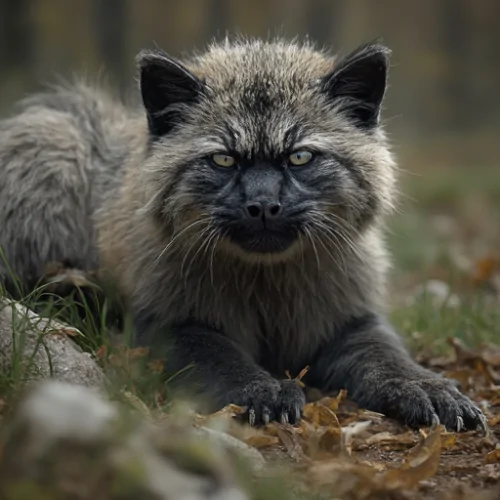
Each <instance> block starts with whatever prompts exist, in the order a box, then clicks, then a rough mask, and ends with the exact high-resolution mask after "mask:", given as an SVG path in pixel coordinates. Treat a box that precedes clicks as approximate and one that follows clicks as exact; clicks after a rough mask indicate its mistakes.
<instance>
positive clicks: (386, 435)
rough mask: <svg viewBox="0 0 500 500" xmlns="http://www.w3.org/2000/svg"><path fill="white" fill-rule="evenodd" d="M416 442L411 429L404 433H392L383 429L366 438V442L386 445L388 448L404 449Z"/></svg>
mask: <svg viewBox="0 0 500 500" xmlns="http://www.w3.org/2000/svg"><path fill="white" fill-rule="evenodd" d="M415 442H416V438H415V433H413V432H412V431H408V432H405V433H404V434H392V433H390V432H387V431H384V432H379V433H377V434H374V435H373V436H370V437H369V438H368V439H367V440H366V444H368V445H374V444H377V445H379V446H383V447H387V448H390V449H393V450H395V449H402V448H403V449H406V448H408V447H410V446H414V445H415Z"/></svg>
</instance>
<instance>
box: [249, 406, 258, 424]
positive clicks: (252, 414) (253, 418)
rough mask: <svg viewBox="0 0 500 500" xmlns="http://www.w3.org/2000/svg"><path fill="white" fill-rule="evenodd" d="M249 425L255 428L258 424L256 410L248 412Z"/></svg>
mask: <svg viewBox="0 0 500 500" xmlns="http://www.w3.org/2000/svg"><path fill="white" fill-rule="evenodd" d="M248 423H249V424H250V425H251V426H252V427H254V426H255V423H256V415H255V408H253V407H251V408H250V409H249V410H248Z"/></svg>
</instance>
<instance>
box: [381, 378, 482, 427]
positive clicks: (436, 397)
mask: <svg viewBox="0 0 500 500" xmlns="http://www.w3.org/2000/svg"><path fill="white" fill-rule="evenodd" d="M376 399H377V400H378V401H377V404H376V406H378V407H379V408H378V411H380V412H382V413H384V414H386V415H387V416H391V417H395V418H397V419H399V420H402V421H403V422H405V423H406V424H407V425H408V426H410V427H413V428H416V427H421V426H430V425H433V424H438V423H441V424H443V425H444V426H445V427H446V428H447V429H448V430H449V431H457V432H460V431H463V430H475V429H478V428H479V429H481V430H482V431H483V432H486V431H487V429H488V424H487V420H486V417H485V416H484V414H483V412H482V411H481V410H480V409H479V408H478V407H477V406H476V405H475V403H473V402H472V401H471V400H470V399H469V398H468V397H467V396H465V395H464V394H462V393H461V392H460V391H459V390H458V389H457V387H456V386H455V384H454V383H453V382H452V381H451V380H448V379H446V378H442V377H439V376H437V375H434V374H430V375H429V374H428V373H424V374H421V373H419V374H418V375H416V376H415V377H412V378H397V379H391V380H389V381H387V382H386V383H383V384H381V385H380V386H379V387H378V388H377V390H376Z"/></svg>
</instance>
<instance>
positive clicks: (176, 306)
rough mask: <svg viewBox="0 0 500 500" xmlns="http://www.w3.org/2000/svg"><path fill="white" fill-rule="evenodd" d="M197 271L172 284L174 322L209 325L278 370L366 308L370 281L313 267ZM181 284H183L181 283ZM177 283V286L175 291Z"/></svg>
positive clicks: (293, 366) (311, 350)
mask: <svg viewBox="0 0 500 500" xmlns="http://www.w3.org/2000/svg"><path fill="white" fill-rule="evenodd" d="M227 264H228V265H221V266H215V267H211V268H210V266H207V267H205V268H203V267H200V268H199V269H196V268H194V269H193V270H192V271H191V272H190V274H189V276H187V277H186V276H184V277H181V276H177V277H176V279H175V280H172V281H170V283H171V284H172V289H170V290H169V291H168V292H169V293H167V294H166V295H163V297H164V298H165V299H167V298H168V297H170V299H171V300H167V301H168V302H170V304H171V305H170V307H168V308H165V309H164V310H169V311H170V313H169V316H170V318H169V322H171V323H174V322H175V323H178V322H179V321H181V322H182V320H183V319H185V320H188V319H191V320H195V321H196V322H197V323H202V324H206V325H207V326H210V327H212V328H214V329H216V330H218V331H220V332H221V333H222V334H224V335H226V336H227V337H229V338H230V339H232V340H234V341H235V342H236V343H238V344H239V345H241V346H242V348H244V350H245V351H246V352H248V353H250V354H251V355H252V356H253V357H254V358H255V359H256V360H262V361H263V362H265V364H273V363H274V365H275V366H267V367H266V368H268V369H269V370H270V371H278V372H282V371H283V370H284V369H290V370H292V369H296V368H298V369H300V368H299V366H300V364H301V363H302V362H303V361H304V360H307V358H308V357H309V356H312V354H313V353H314V352H315V351H316V349H317V348H318V346H319V345H320V344H321V343H322V341H324V340H325V339H328V338H331V337H332V336H333V335H335V332H336V331H337V330H338V329H339V328H341V326H342V324H344V323H345V322H346V321H347V320H348V319H349V318H350V317H352V316H355V315H356V314H358V313H362V312H363V311H364V309H365V307H366V298H365V297H364V294H363V281H364V280H363V279H361V281H360V280H359V279H354V277H352V276H350V275H349V274H346V273H343V272H342V271H341V270H340V269H339V270H337V269H334V270H333V271H332V270H330V271H328V269H326V268H325V267H326V266H325V267H323V268H322V267H321V266H318V264H317V263H316V262H315V263H314V265H312V264H309V265H306V264H301V265H299V264H296V265H292V264H287V265H270V266H265V265H262V266H259V267H251V266H245V265H241V266H231V265H230V263H227ZM173 283H175V285H173ZM173 288H175V289H173Z"/></svg>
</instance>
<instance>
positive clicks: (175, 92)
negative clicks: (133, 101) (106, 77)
mask: <svg viewBox="0 0 500 500" xmlns="http://www.w3.org/2000/svg"><path fill="white" fill-rule="evenodd" d="M137 59H138V63H139V71H140V89H141V96H142V102H143V103H144V107H145V108H146V112H147V116H148V124H149V129H150V132H151V134H152V135H154V136H157V137H159V136H162V135H165V134H168V132H170V131H171V130H172V128H173V127H174V126H175V125H176V124H178V123H179V122H180V121H181V119H182V112H183V110H184V109H185V106H186V105H190V104H193V103H194V102H196V101H197V100H198V98H199V97H200V93H201V92H202V91H203V89H204V84H203V82H202V81H201V80H199V79H198V78H197V77H196V76H195V75H193V74H192V73H191V72H190V71H189V70H188V69H186V68H185V67H184V66H183V65H182V64H181V63H180V62H178V61H176V60H174V59H172V58H170V57H169V56H167V55H166V54H164V53H163V52H159V51H158V52H157V51H143V52H141V53H140V54H139V55H138V57H137Z"/></svg>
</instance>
